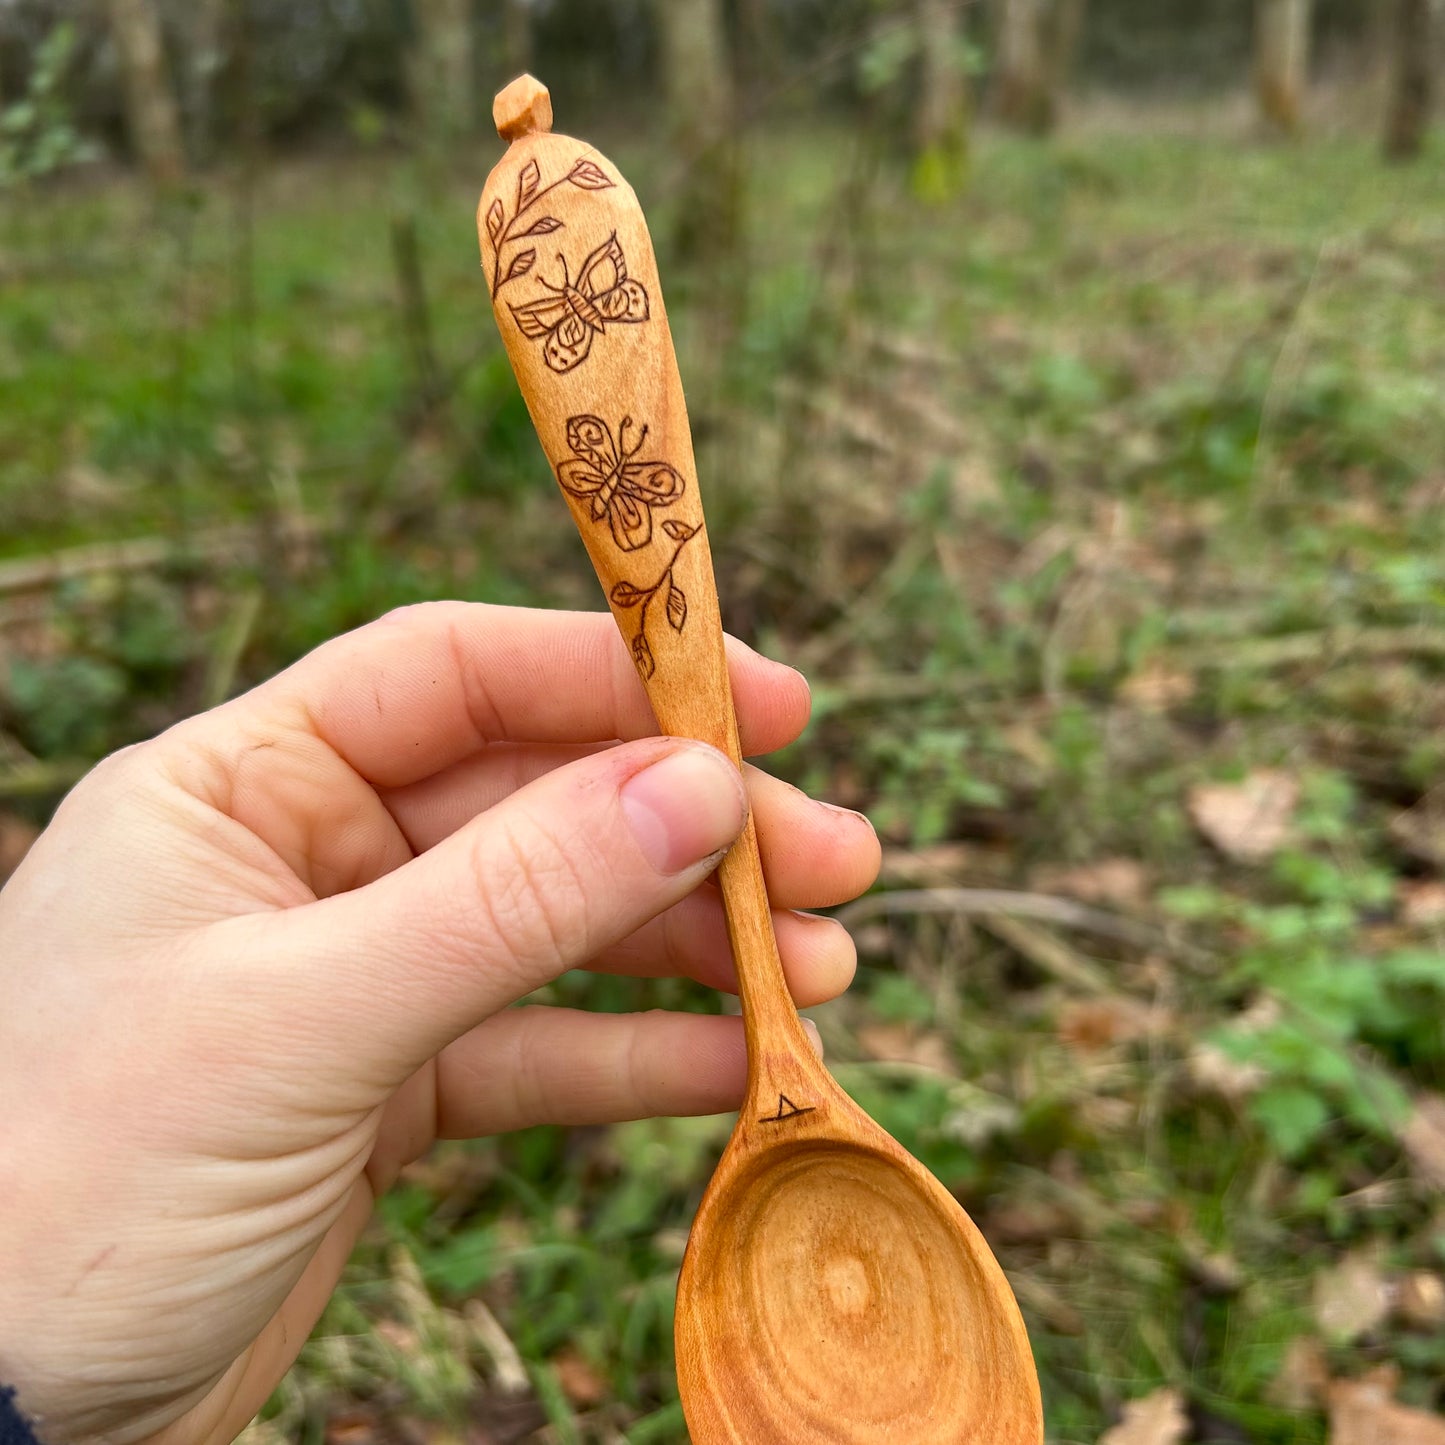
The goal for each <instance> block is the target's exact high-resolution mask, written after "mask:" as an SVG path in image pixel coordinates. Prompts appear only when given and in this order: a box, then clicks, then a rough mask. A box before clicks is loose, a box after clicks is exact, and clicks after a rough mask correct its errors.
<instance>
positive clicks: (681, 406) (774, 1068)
mask: <svg viewBox="0 0 1445 1445" xmlns="http://www.w3.org/2000/svg"><path fill="white" fill-rule="evenodd" d="M493 114H494V117H495V119H496V122H497V129H498V131H499V132H500V134H501V135H502V137H503V139H505V140H508V141H510V142H511V143H512V144H511V147H510V149H509V150H508V151H507V153H506V155H505V156H504V157H503V159H502V161H501V163H500V164H499V165H498V166H497V167H496V169H495V170H494V171H493V172H492V174H491V176H490V178H489V179H488V181H487V185H486V189H485V190H484V191H483V192H482V199H481V204H480V206H479V207H478V211H477V225H478V234H479V237H480V241H481V249H482V266H483V270H484V272H485V274H486V277H487V282H488V284H489V286H490V288H491V294H492V304H493V307H494V309H495V311H496V317H497V323H498V325H499V326H500V327H501V332H502V338H503V340H504V342H505V343H506V347H507V352H508V354H509V355H510V357H511V360H512V365H513V367H514V368H515V370H516V373H517V379H518V381H519V382H520V383H521V388H522V393H523V395H524V396H525V397H526V401H527V406H528V408H529V410H530V411H531V413H532V420H533V421H534V422H535V423H536V427H537V433H538V435H539V437H540V438H541V442H542V447H543V450H544V451H545V452H546V454H547V458H548V461H549V462H550V463H551V464H552V466H553V468H554V470H555V472H556V475H557V480H558V482H559V483H560V484H561V487H562V491H563V494H564V496H565V497H566V499H567V503H568V506H569V507H570V508H571V510H572V518H573V520H574V521H575V522H576V524H577V527H578V530H579V531H580V532H581V534H582V539H583V541H584V542H585V543H586V546H587V550H588V553H589V554H590V556H591V558H592V562H593V565H594V566H595V567H596V569H597V575H598V577H599V579H600V580H601V582H602V585H603V587H604V588H605V589H606V592H607V597H608V601H609V602H610V604H611V607H612V612H613V615H614V616H615V618H616V620H617V625H618V626H619V627H620V628H621V629H622V633H623V636H624V637H625V638H627V639H628V643H629V646H630V648H631V651H632V658H633V661H634V662H635V663H636V665H637V671H638V674H639V675H640V676H641V678H642V681H643V683H644V684H645V686H646V688H647V693H648V697H649V698H650V699H651V701H652V707H653V711H654V712H655V713H656V715H657V720H658V722H659V724H660V725H661V726H662V728H663V730H664V731H665V732H667V733H671V734H674V735H676V736H684V737H692V738H700V739H702V740H703V741H705V742H709V743H712V744H713V745H714V746H715V747H718V748H721V749H722V750H723V751H724V752H726V753H728V754H729V755H730V756H731V757H732V758H733V760H734V761H735V762H738V763H739V764H740V763H741V759H740V754H739V747H738V732H737V722H736V719H735V717H734V714H733V702H732V695H731V692H730V691H729V687H728V676H727V667H726V662H725V660H724V655H723V636H722V624H721V621H720V618H719V613H718V601H717V593H716V590H715V587H714V584H713V574H712V561H711V557H710V555H709V550H708V542H707V534H706V532H705V531H704V526H703V513H702V502H701V498H700V497H699V495H698V486H697V472H696V469H695V466H694V461H693V451H692V438H691V434H690V432H689V430H688V421H687V408H686V405H685V403H684V401H683V393H682V383H681V381H680V379H679V377H678V371H677V361H676V358H675V356H674V353H673V346H672V338H671V333H670V332H669V330H668V325H667V314H666V312H665V310H664V309H663V304H662V288H661V285H660V284H659V281H658V274H657V263H656V260H655V258H654V256H653V250H652V243H651V240H650V239H649V236H648V232H647V223H646V221H645V220H644V219H643V215H642V210H641V208H640V206H639V205H638V203H637V198H636V196H635V195H634V194H633V192H632V190H631V188H630V187H629V186H628V185H627V183H626V182H625V181H624V180H623V179H622V177H621V176H620V175H619V174H618V172H617V170H616V168H615V167H614V166H613V165H612V164H611V162H609V161H608V160H606V159H605V158H604V157H603V156H601V155H599V154H598V153H597V152H596V151H595V150H594V149H593V148H592V147H591V146H588V145H585V144H584V143H582V142H581V141H576V140H570V139H568V138H567V137H566V136H560V135H552V134H550V130H551V125H552V105H551V101H550V99H549V97H548V95H547V92H546V90H545V89H544V88H543V87H542V86H541V85H540V84H539V83H538V82H537V81H535V80H533V79H532V78H531V77H530V76H523V77H522V78H521V79H519V80H516V81H514V82H513V83H512V84H511V85H509V86H508V87H507V88H506V89H505V90H504V91H502V93H501V94H500V95H499V96H498V97H497V100H496V105H495V107H494V111H493ZM718 881H719V885H720V887H721V890H722V896H723V902H724V905H725V907H726V910H727V920H728V932H729V936H730V938H731V941H732V947H733V953H734V956H735V958H736V961H737V973H738V983H739V993H740V995H741V999H742V1011H743V1020H744V1025H745V1030H746V1035H747V1045H748V1088H747V1099H746V1102H745V1103H744V1106H743V1110H742V1114H741V1116H740V1117H739V1119H738V1123H737V1127H736V1129H735V1130H734V1131H733V1135H732V1139H731V1140H730V1142H729V1144H728V1147H727V1150H726V1152H725V1153H724V1155H723V1157H722V1161H721V1163H720V1164H719V1165H718V1169H717V1172H716V1174H715V1175H714V1176H713V1180H712V1183H711V1185H710V1186H709V1188H708V1191H707V1193H706V1195H705V1196H704V1198H703V1201H702V1206H701V1208H700V1209H699V1211H698V1215H697V1219H696V1221H695V1222H694V1224H693V1228H692V1235H691V1238H690V1240H689V1242H688V1248H687V1255H686V1257H685V1259H684V1261H683V1266H682V1277H681V1280H680V1282H679V1285H678V1297H677V1316H676V1341H677V1371H678V1381H679V1385H680V1387H681V1392H682V1402H683V1409H684V1412H685V1414H686V1416H687V1423H688V1427H689V1429H690V1430H691V1432H692V1438H693V1440H694V1442H695V1445H715V1442H724V1441H728V1442H732V1441H736V1442H747V1445H762V1442H787V1445H812V1442H819V1441H840V1442H857V1445H864V1442H866V1445H879V1442H883V1441H895V1442H899V1445H935V1442H945V1441H946V1442H954V1445H964V1442H968V1445H1037V1442H1039V1441H1040V1440H1042V1438H1043V1423H1042V1413H1041V1408H1040V1402H1039V1387H1038V1377H1037V1375H1036V1373H1035V1370H1034V1364H1033V1358H1032V1355H1031V1354H1030V1351H1029V1343H1028V1338H1027V1336H1026V1334H1025V1332H1024V1326H1023V1321H1022V1319H1021V1318H1020V1316H1019V1311H1018V1306H1017V1305H1016V1304H1015V1302H1014V1297H1013V1294H1012V1293H1011V1292H1010V1290H1009V1287H1008V1283H1007V1282H1006V1280H1005V1279H1004V1276H1003V1272H1002V1271H1001V1270H1000V1269H999V1266H998V1263H997V1261H996V1260H995V1259H994V1257H993V1255H992V1254H990V1252H989V1249H988V1246H987V1245H986V1244H985V1243H984V1240H983V1237H982V1236H981V1235H980V1234H979V1232H978V1230H977V1229H976V1228H975V1227H974V1225H973V1223H972V1221H971V1220H970V1219H969V1218H968V1216H967V1215H966V1214H965V1213H964V1212H963V1210H962V1209H961V1208H960V1207H959V1205H958V1203H957V1201H956V1200H954V1199H953V1197H952V1196H951V1195H950V1194H949V1193H948V1192H947V1190H945V1189H944V1188H943V1186H942V1185H941V1184H939V1182H938V1181H937V1180H936V1179H934V1178H933V1176H932V1175H931V1174H929V1172H928V1171H927V1170H926V1169H924V1167H923V1166H922V1165H921V1164H920V1163H918V1161H917V1160H916V1159H914V1158H912V1157H911V1156H910V1155H909V1154H908V1153H907V1152H906V1151H905V1150H904V1149H903V1148H901V1147H900V1146H899V1145H898V1144H897V1143H896V1142H895V1141H894V1140H893V1139H891V1138H890V1137H889V1136H888V1135H887V1134H886V1133H884V1131H883V1130H882V1129H880V1128H879V1127H878V1125H876V1124H875V1123H874V1122H873V1121H872V1120H871V1119H870V1118H869V1117H868V1116H867V1115H866V1114H864V1113H863V1111H862V1110H861V1109H859V1108H858V1106H857V1105H856V1104H854V1103H853V1101H852V1100H851V1099H849V1098H848V1096H847V1095H846V1094H845V1093H844V1092H843V1091H842V1089H840V1088H839V1087H838V1085H837V1084H836V1083H834V1081H833V1079H832V1077H831V1076H830V1075H829V1073H828V1071H827V1070H826V1069H825V1068H824V1067H823V1065H822V1063H821V1062H820V1061H819V1060H818V1058H817V1056H816V1055H815V1054H814V1052H813V1050H812V1048H811V1047H810V1045H809V1042H808V1038H807V1035H806V1034H805V1033H804V1032H803V1028H802V1025H801V1024H800V1023H799V1020H798V1015H797V1012H796V1011H795V1009H794V1007H793V1003H792V1000H791V999H790V997H789V995H788V990H787V985H786V983H785V982H784V978H783V968H782V964H781V963H780V962H779V959H778V949H777V944H776V942H775V940H774V938H773V928H772V916H771V914H770V912H769V908H768V895H767V888H766V885H765V884H764V881H763V872H762V865H761V863H760V862H759V858H758V846H757V838H756V835H755V833H754V831H753V826H752V823H751V821H750V822H749V823H748V826H747V829H746V831H745V832H744V833H743V836H742V837H741V839H740V840H739V841H738V843H737V844H736V845H735V846H734V847H733V849H732V850H731V852H729V853H728V855H727V857H726V858H725V859H724V860H723V863H722V865H721V866H720V867H719V869H718Z"/></svg>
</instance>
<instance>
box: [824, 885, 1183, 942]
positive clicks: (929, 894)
mask: <svg viewBox="0 0 1445 1445" xmlns="http://www.w3.org/2000/svg"><path fill="white" fill-rule="evenodd" d="M900 913H903V914H920V913H962V914H966V915H968V916H969V917H970V918H977V919H979V920H981V921H984V922H985V923H986V926H988V927H990V929H991V928H992V924H991V923H988V922H987V920H990V919H998V918H1008V919H1020V918H1029V919H1034V920H1037V921H1039V922H1043V923H1057V924H1059V925H1061V926H1062V927H1064V928H1076V929H1079V930H1080V931H1082V932H1084V933H1092V934H1095V935H1097V936H1098V937H1100V938H1115V939H1118V940H1120V941H1121V942H1123V943H1131V944H1133V945H1135V946H1136V947H1139V948H1157V947H1158V946H1159V945H1160V944H1161V943H1162V942H1163V941H1164V940H1163V936H1162V935H1161V934H1160V933H1159V932H1158V930H1156V929H1153V928H1150V927H1149V926H1148V925H1147V924H1144V923H1137V922H1135V921H1134V920H1133V919H1131V918H1121V917H1120V916H1119V915H1118V914H1116V913H1107V912H1105V911H1104V910H1103V909H1101V908H1091V907H1090V906H1089V905H1088V904H1086V903H1077V902H1075V901H1074V900H1073V899H1072V898H1059V897H1056V896H1054V895H1053V894H1050V893H1025V892H1019V891H1016V890H1014V889H1010V888H903V889H899V890H897V891H896V892H893V893H872V894H869V895H868V896H867V897H866V898H859V899H858V900H857V901H856V902H853V903H849V904H847V905H846V906H845V907H843V908H840V909H839V910H838V911H837V913H835V914H834V915H833V916H834V917H835V918H837V920H838V921H839V922H840V923H841V924H843V926H844V927H845V928H852V927H854V926H855V925H856V924H859V923H863V922H865V921H866V920H868V919H870V918H877V917H880V916H887V915H890V914H900ZM1010 941H1011V940H1010Z"/></svg>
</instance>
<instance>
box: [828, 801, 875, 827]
mask: <svg viewBox="0 0 1445 1445" xmlns="http://www.w3.org/2000/svg"><path fill="white" fill-rule="evenodd" d="M823 806H824V807H825V808H826V809H827V810H828V811H829V812H830V813H841V814H842V815H843V816H844V817H845V818H852V819H854V820H855V821H856V822H859V823H866V824H867V825H868V827H870V828H871V827H872V826H873V820H872V818H870V817H869V816H868V814H867V813H860V812H858V811H857V809H856V808H845V807H843V806H842V805H841V804H839V803H824V804H823Z"/></svg>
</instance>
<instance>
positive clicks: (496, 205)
mask: <svg viewBox="0 0 1445 1445" xmlns="http://www.w3.org/2000/svg"><path fill="white" fill-rule="evenodd" d="M616 184H617V183H616V181H614V180H612V179H611V177H609V176H608V174H607V172H606V171H604V170H603V169H602V167H601V166H599V165H598V164H597V162H596V161H593V160H588V158H587V157H586V156H578V158H577V159H576V160H575V161H574V162H573V163H572V169H571V170H570V171H568V172H567V174H566V175H565V176H563V177H562V179H561V180H558V181H553V182H552V184H551V185H550V186H544V185H543V184H542V168H541V167H540V166H539V165H538V164H537V162H536V160H535V159H533V160H530V161H528V162H527V164H526V165H524V166H523V167H522V170H521V173H520V174H519V175H518V176H517V201H516V207H515V209H514V211H513V213H512V216H511V218H510V219H508V217H507V210H506V207H505V206H503V205H502V202H501V201H500V199H499V200H495V201H493V202H492V204H491V205H490V206H489V207H488V208H487V218H486V227H487V239H488V240H489V241H490V242H491V243H492V253H493V255H494V256H495V258H496V259H495V261H494V262H493V265H492V300H493V301H495V300H496V299H497V292H498V291H500V290H501V289H502V287H503V286H505V285H506V284H507V283H508V282H509V281H516V280H517V279H519V278H520V277H522V276H525V275H526V274H527V273H528V272H529V271H530V270H531V269H532V267H533V266H535V265H536V264H537V248H536V247H535V246H528V247H527V248H526V249H525V250H522V251H517V252H515V253H514V254H513V256H512V258H511V260H510V261H509V262H508V264H507V268H506V270H505V271H503V269H502V253H503V251H505V250H506V249H507V248H508V247H509V246H512V245H514V244H515V243H516V242H518V241H526V240H529V239H530V238H531V237H533V236H550V235H551V234H552V232H553V231H560V230H561V229H562V228H563V225H564V222H562V221H559V220H558V219H557V217H556V216H538V217H537V218H536V219H535V220H533V221H531V222H529V223H528V224H527V225H526V226H525V227H524V226H523V225H522V222H523V220H524V219H525V218H526V217H527V216H528V215H530V214H531V213H532V212H533V211H535V210H536V209H537V206H538V203H539V202H540V201H542V199H543V198H544V197H546V196H548V195H550V194H551V193H552V192H553V191H555V190H556V189H557V187H558V186H576V187H577V188H578V189H579V190H583V191H606V190H611V189H612V187H613V186H615V185H616Z"/></svg>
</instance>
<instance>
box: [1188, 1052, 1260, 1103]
mask: <svg viewBox="0 0 1445 1445" xmlns="http://www.w3.org/2000/svg"><path fill="white" fill-rule="evenodd" d="M1186 1067H1187V1068H1188V1070H1189V1077H1190V1078H1191V1079H1192V1080H1193V1081H1194V1083H1195V1085H1196V1086H1197V1087H1198V1088H1201V1089H1204V1090H1206V1091H1207V1092H1208V1093H1211V1094H1218V1095H1219V1096H1220V1098H1222V1099H1231V1100H1234V1101H1235V1102H1238V1101H1239V1100H1241V1099H1247V1098H1249V1097H1250V1095H1252V1094H1255V1093H1258V1092H1259V1089H1260V1087H1261V1085H1263V1084H1264V1082H1265V1081H1266V1080H1267V1079H1268V1078H1269V1071H1268V1070H1267V1069H1265V1068H1264V1067H1263V1065H1261V1064H1253V1063H1241V1062H1240V1061H1239V1060H1238V1059H1232V1058H1230V1056H1229V1055H1228V1054H1226V1053H1225V1052H1224V1050H1223V1049H1221V1048H1219V1047H1218V1046H1217V1045H1215V1044H1197V1045H1195V1047H1194V1048H1193V1049H1191V1050H1190V1053H1189V1058H1188V1060H1187V1061H1186Z"/></svg>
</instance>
